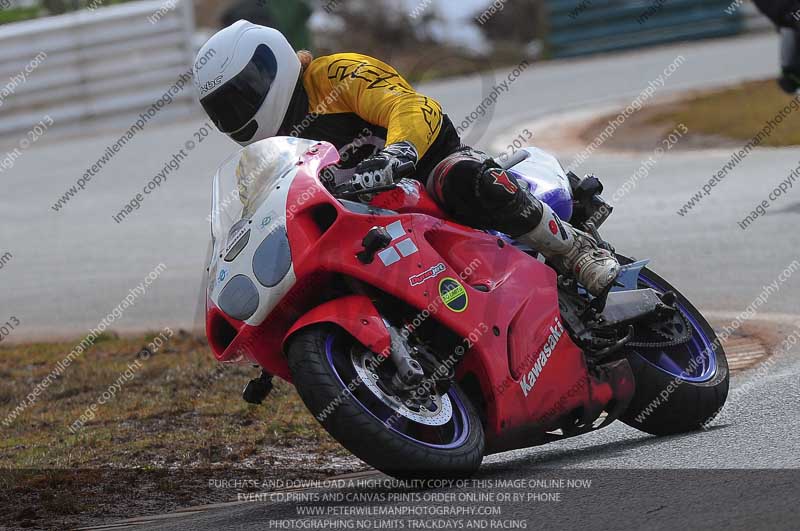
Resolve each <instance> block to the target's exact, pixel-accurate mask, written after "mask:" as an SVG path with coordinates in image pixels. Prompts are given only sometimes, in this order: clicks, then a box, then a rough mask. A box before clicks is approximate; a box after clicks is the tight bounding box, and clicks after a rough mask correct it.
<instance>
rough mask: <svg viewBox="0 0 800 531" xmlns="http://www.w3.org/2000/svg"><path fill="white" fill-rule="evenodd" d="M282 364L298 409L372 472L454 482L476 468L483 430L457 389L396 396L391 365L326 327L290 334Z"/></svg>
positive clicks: (481, 449) (318, 326)
mask: <svg viewBox="0 0 800 531" xmlns="http://www.w3.org/2000/svg"><path fill="white" fill-rule="evenodd" d="M288 357H289V368H290V369H291V372H292V378H293V379H294V384H295V386H296V387H297V390H298V393H299V394H300V397H301V398H302V399H303V402H304V403H305V405H306V407H308V409H309V410H310V411H311V413H312V414H313V415H314V417H315V418H316V419H317V420H318V421H319V422H320V424H322V426H323V427H324V428H325V430H327V431H328V433H330V434H331V435H332V436H333V437H334V438H335V439H336V440H337V441H339V442H340V443H341V444H342V446H344V447H345V448H347V449H348V450H350V451H351V452H352V453H353V454H355V455H356V456H357V457H359V458H360V459H362V460H364V461H365V462H367V463H368V464H370V465H372V466H374V467H375V468H377V469H378V470H381V471H382V472H385V473H387V474H389V475H392V476H394V477H398V478H414V477H462V476H468V475H470V474H472V473H473V472H475V470H477V469H478V467H479V466H480V463H481V460H482V459H483V451H484V434H483V426H482V424H481V421H480V419H479V417H478V415H477V414H476V412H475V410H474V408H473V407H472V404H471V403H470V401H469V399H468V398H467V397H466V396H465V395H464V394H463V393H462V392H461V390H460V389H459V388H458V386H457V385H455V384H453V385H451V386H450V388H449V389H448V390H447V391H446V392H445V393H440V392H439V391H437V390H436V389H435V388H433V389H429V390H428V391H427V392H426V393H425V396H424V397H421V396H420V397H418V398H419V399H415V400H411V399H409V396H400V394H399V393H398V392H396V391H395V389H396V385H395V384H393V383H392V380H391V375H392V373H393V372H394V369H393V364H392V361H391V360H385V361H383V358H379V357H378V355H376V354H374V353H372V352H370V351H369V350H368V349H366V347H364V346H363V345H361V344H360V343H358V341H356V340H355V339H354V338H353V337H352V336H350V335H348V334H347V333H345V332H344V331H343V330H341V329H340V328H338V327H334V326H328V325H316V326H312V327H309V328H306V329H303V330H301V331H300V332H298V333H297V334H295V335H294V336H293V337H292V340H291V342H290V344H289V347H288ZM418 388H422V387H418ZM417 394H418V395H421V393H417Z"/></svg>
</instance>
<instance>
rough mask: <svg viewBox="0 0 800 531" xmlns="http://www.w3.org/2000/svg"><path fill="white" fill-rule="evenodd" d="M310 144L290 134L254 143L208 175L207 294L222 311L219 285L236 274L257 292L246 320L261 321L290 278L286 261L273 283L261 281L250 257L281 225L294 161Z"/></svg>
mask: <svg viewBox="0 0 800 531" xmlns="http://www.w3.org/2000/svg"><path fill="white" fill-rule="evenodd" d="M316 143H317V142H314V141H308V140H301V139H296V138H270V139H266V140H262V141H260V142H256V143H254V144H251V145H250V146H248V147H246V148H244V149H242V150H240V151H239V152H238V153H236V154H235V155H234V156H232V157H231V158H229V159H228V160H227V161H225V162H224V163H223V164H222V166H220V169H219V170H218V171H217V175H216V177H215V178H214V191H213V204H212V213H211V226H212V238H213V247H214V252H213V255H212V258H211V263H210V264H209V270H208V274H209V277H208V296H209V298H210V299H211V301H212V302H213V303H214V305H216V306H218V307H219V308H220V309H223V311H224V308H223V306H222V305H221V304H220V300H219V299H220V294H221V293H222V291H223V289H224V288H225V286H226V285H227V284H228V282H229V281H230V280H231V279H232V278H235V277H237V276H239V275H243V276H245V277H247V278H248V279H249V280H250V281H252V283H253V285H254V286H255V288H256V290H257V291H258V306H257V309H256V310H255V312H254V313H253V314H252V316H250V317H249V318H247V319H246V320H245V322H246V323H247V324H249V325H252V326H257V325H259V324H261V323H262V322H264V319H265V318H266V317H267V315H269V313H270V312H271V311H272V310H273V309H274V308H275V306H277V304H278V303H279V302H280V301H281V300H282V299H283V298H284V297H285V295H286V294H287V293H288V292H289V290H290V289H291V288H292V287H293V286H294V284H295V282H296V277H295V273H294V267H293V266H291V265H290V266H289V268H288V272H287V273H286V275H285V276H283V278H282V279H281V280H280V282H278V283H277V284H276V285H275V286H273V287H266V286H264V285H262V284H261V283H260V282H259V281H258V279H257V278H256V275H255V273H254V271H253V257H254V256H255V254H256V251H257V250H258V248H259V245H261V243H262V242H264V240H265V239H266V238H267V236H269V235H270V234H271V233H272V232H273V231H285V230H286V223H287V197H288V194H289V189H290V188H291V185H292V183H293V181H294V179H295V177H296V176H297V172H298V168H299V167H298V166H297V162H298V160H300V157H301V155H302V154H304V153H305V152H306V151H308V150H309V149H310V148H311V147H312V146H314V145H315V144H316ZM245 241H246V244H245V243H244V242H245ZM237 251H238V254H237ZM234 255H235V256H234Z"/></svg>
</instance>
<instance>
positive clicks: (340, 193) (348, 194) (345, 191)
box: [331, 183, 397, 199]
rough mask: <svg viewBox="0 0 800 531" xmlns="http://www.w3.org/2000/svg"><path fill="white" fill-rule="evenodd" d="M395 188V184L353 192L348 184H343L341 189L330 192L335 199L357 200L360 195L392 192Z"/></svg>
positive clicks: (337, 188)
mask: <svg viewBox="0 0 800 531" xmlns="http://www.w3.org/2000/svg"><path fill="white" fill-rule="evenodd" d="M395 188H397V183H392V184H387V185H385V186H376V187H375V188H370V189H369V190H354V189H353V188H352V187H351V186H350V185H349V183H345V184H343V185H341V187H336V188H334V189H333V192H331V195H333V197H335V198H337V199H352V198H358V196H360V195H364V194H377V193H380V192H387V191H389V190H394V189H395Z"/></svg>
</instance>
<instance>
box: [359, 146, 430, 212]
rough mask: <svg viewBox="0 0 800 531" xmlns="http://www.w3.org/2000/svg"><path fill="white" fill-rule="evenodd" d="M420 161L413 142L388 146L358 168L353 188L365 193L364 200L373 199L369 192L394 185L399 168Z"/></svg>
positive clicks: (365, 160)
mask: <svg viewBox="0 0 800 531" xmlns="http://www.w3.org/2000/svg"><path fill="white" fill-rule="evenodd" d="M418 160H419V154H418V153H417V148H416V147H414V144H412V143H411V142H398V143H396V144H391V145H388V146H386V147H385V148H384V149H383V150H382V151H380V152H379V153H378V154H376V155H373V156H372V157H369V158H367V159H364V160H363V161H362V162H361V163H359V165H358V166H356V170H355V173H354V174H353V177H352V181H351V184H352V187H353V189H354V190H356V191H362V190H363V191H364V192H365V193H364V194H362V195H361V196H360V197H361V199H362V200H370V199H372V197H371V195H370V194H369V191H370V190H371V189H373V188H379V187H382V186H387V185H390V184H392V183H394V182H395V181H396V180H397V168H399V167H400V166H401V165H402V164H405V163H407V162H413V163H414V165H415V166H416V164H417V161H418Z"/></svg>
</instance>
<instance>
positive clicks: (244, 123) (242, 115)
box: [194, 20, 301, 146]
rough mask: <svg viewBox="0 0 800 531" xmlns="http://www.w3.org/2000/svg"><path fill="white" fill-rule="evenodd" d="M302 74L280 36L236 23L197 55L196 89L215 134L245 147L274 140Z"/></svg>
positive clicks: (265, 29)
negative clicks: (216, 131) (212, 124)
mask: <svg viewBox="0 0 800 531" xmlns="http://www.w3.org/2000/svg"><path fill="white" fill-rule="evenodd" d="M300 69H301V67H300V59H298V58H297V54H296V53H295V51H294V48H292V45H291V44H289V41H287V40H286V37H284V36H283V34H281V32H279V31H278V30H275V29H272V28H266V27H264V26H258V25H256V24H252V23H250V22H247V21H246V20H240V21H238V22H236V23H234V24H232V25H230V26H228V27H227V28H224V29H222V30H220V31H218V32H217V33H216V34H215V35H214V36H213V37H211V38H210V39H209V40H208V42H206V43H205V44H204V45H203V47H202V48H201V49H200V52H198V54H197V58H196V59H195V63H194V83H195V86H196V87H197V90H198V92H199V98H200V104H201V105H202V106H203V109H205V111H206V113H208V116H209V117H210V118H211V120H212V121H213V122H214V124H215V125H216V126H217V128H218V129H219V130H220V131H222V132H223V133H225V134H227V135H228V136H230V137H231V138H232V139H233V140H235V141H236V142H238V143H239V144H241V145H243V146H246V145H248V144H252V143H253V142H257V141H259V140H263V139H265V138H269V137H271V136H275V135H276V134H278V129H280V126H281V124H282V123H283V120H284V118H285V116H286V112H287V111H288V109H289V104H290V103H291V101H292V95H293V93H294V89H295V87H296V86H297V81H298V79H299V77H300Z"/></svg>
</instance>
